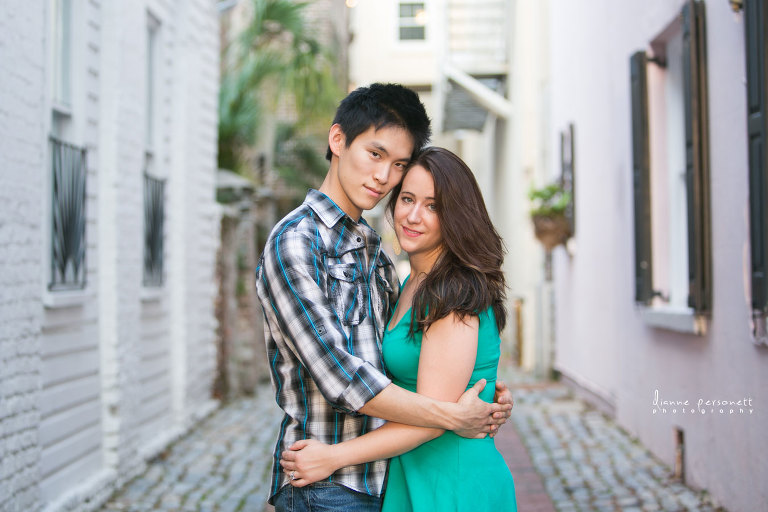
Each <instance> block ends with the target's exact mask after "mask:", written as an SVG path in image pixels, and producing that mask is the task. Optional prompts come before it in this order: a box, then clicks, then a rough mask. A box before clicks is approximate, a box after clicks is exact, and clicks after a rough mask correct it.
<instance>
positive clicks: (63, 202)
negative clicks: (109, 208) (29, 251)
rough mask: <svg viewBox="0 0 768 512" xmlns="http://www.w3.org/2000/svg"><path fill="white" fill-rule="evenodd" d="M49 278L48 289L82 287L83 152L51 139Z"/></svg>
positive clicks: (84, 158) (83, 231) (83, 237)
mask: <svg viewBox="0 0 768 512" xmlns="http://www.w3.org/2000/svg"><path fill="white" fill-rule="evenodd" d="M50 141H51V171H52V173H51V178H52V179H51V184H52V187H51V190H52V197H51V205H52V207H51V278H50V282H49V284H48V289H49V290H52V291H55V290H72V289H82V288H85V271H86V269H85V252H86V243H85V220H86V219H85V186H86V152H85V149H82V148H78V147H76V146H72V145H70V144H66V143H64V142H62V141H60V140H58V139H55V138H53V137H51V139H50Z"/></svg>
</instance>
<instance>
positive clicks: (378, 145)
mask: <svg viewBox="0 0 768 512" xmlns="http://www.w3.org/2000/svg"><path fill="white" fill-rule="evenodd" d="M371 146H373V148H374V149H376V150H377V151H378V152H379V153H383V154H385V155H386V156H389V151H387V148H385V147H384V146H383V145H382V144H381V142H376V141H373V142H371ZM398 161H399V162H410V161H411V155H408V156H404V157H403V158H399V159H398Z"/></svg>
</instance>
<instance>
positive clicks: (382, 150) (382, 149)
mask: <svg viewBox="0 0 768 512" xmlns="http://www.w3.org/2000/svg"><path fill="white" fill-rule="evenodd" d="M371 146H373V147H374V148H375V149H378V150H379V153H384V154H386V155H389V151H387V148H385V147H384V146H382V145H381V142H376V141H374V142H371Z"/></svg>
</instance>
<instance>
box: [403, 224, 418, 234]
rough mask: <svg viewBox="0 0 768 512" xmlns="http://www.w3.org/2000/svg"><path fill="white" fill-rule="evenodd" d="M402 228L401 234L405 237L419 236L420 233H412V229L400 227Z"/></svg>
mask: <svg viewBox="0 0 768 512" xmlns="http://www.w3.org/2000/svg"><path fill="white" fill-rule="evenodd" d="M402 228H403V234H405V235H406V236H410V237H417V236H419V235H421V233H419V232H418V231H414V230H412V229H408V228H407V227H405V226H402Z"/></svg>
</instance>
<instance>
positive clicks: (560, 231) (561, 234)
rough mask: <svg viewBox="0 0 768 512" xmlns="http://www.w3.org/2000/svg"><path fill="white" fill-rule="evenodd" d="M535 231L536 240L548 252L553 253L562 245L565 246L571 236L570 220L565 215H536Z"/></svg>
mask: <svg viewBox="0 0 768 512" xmlns="http://www.w3.org/2000/svg"><path fill="white" fill-rule="evenodd" d="M531 218H532V219H533V230H534V233H535V234H536V238H537V239H538V240H539V242H541V244H542V245H543V246H544V248H545V249H546V250H547V251H551V250H552V249H554V248H555V247H557V246H558V245H560V244H564V243H565V242H566V241H567V240H568V238H569V237H570V236H571V232H570V228H569V226H568V219H566V218H565V215H560V214H555V215H546V214H534V215H532V216H531Z"/></svg>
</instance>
